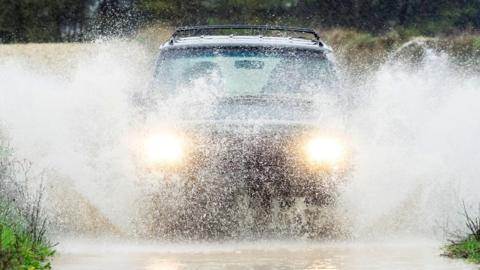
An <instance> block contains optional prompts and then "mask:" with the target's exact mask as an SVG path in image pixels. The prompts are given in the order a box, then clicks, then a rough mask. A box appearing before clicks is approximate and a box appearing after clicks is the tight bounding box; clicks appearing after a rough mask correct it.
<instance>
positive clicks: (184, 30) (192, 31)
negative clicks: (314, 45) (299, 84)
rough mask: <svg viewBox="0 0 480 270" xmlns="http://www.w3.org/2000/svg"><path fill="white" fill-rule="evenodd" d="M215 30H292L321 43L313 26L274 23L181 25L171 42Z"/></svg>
mask: <svg viewBox="0 0 480 270" xmlns="http://www.w3.org/2000/svg"><path fill="white" fill-rule="evenodd" d="M215 30H252V32H253V31H254V30H257V31H263V32H267V31H281V32H291V33H303V34H311V35H313V37H314V38H315V41H318V42H319V43H320V36H319V35H318V34H317V32H315V30H313V29H311V28H296V27H286V26H272V25H203V26H185V27H179V28H177V29H176V30H175V32H174V33H173V35H172V37H171V42H175V40H176V39H177V38H178V37H180V36H186V37H192V36H201V35H205V33H207V34H208V33H211V32H213V31H215Z"/></svg>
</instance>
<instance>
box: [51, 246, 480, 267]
mask: <svg viewBox="0 0 480 270" xmlns="http://www.w3.org/2000/svg"><path fill="white" fill-rule="evenodd" d="M59 252H60V255H59V256H58V257H57V258H56V259H55V261H54V264H53V265H54V269H60V270H80V269H82V270H83V269H89V270H100V269H116V270H120V269H129V270H135V269H138V270H143V269H145V270H177V269H255V270H257V269H258V270H268V269H285V270H286V269H309V270H317V269H388V270H392V269H432V270H433V269H435V270H442V269H478V268H476V267H475V266H473V265H469V264H466V263H463V262H461V261H457V260H450V259H447V258H444V257H441V256H439V254H440V253H441V250H440V249H439V243H436V242H417V243H414V244H411V243H408V241H402V242H395V243H380V242H374V243H371V242H370V243H359V242H355V243H310V242H271V241H266V242H254V243H221V244H220V243H218V244H212V243H208V244H207V243H199V244H191V243H189V244H145V243H132V242H128V243H127V242H115V243H112V242H109V243H107V242H101V241H98V240H91V241H82V242H79V241H73V242H72V241H70V242H66V243H64V244H62V245H60V246H59Z"/></svg>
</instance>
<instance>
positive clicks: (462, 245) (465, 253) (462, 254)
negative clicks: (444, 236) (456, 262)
mask: <svg viewBox="0 0 480 270" xmlns="http://www.w3.org/2000/svg"><path fill="white" fill-rule="evenodd" d="M446 251H447V255H448V256H450V257H452V258H460V259H466V260H468V261H470V262H473V263H479V264H480V241H479V240H476V239H475V238H474V237H469V238H468V239H466V240H463V241H461V242H458V243H453V244H451V245H449V246H448V247H447V248H446Z"/></svg>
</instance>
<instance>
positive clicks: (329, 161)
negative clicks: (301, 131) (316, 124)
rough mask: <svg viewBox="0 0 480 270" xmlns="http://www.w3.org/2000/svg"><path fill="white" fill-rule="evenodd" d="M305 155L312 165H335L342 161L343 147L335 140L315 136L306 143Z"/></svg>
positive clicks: (343, 155)
mask: <svg viewBox="0 0 480 270" xmlns="http://www.w3.org/2000/svg"><path fill="white" fill-rule="evenodd" d="M305 154H306V156H307V159H308V161H309V162H310V163H312V164H317V165H336V164H338V163H340V162H341V161H342V160H344V158H345V147H344V145H343V143H342V142H341V141H340V140H339V139H337V138H334V137H327V136H316V137H313V138H310V139H309V140H308V141H307V143H306V146H305Z"/></svg>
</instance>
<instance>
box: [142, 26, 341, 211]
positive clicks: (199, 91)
mask: <svg viewBox="0 0 480 270" xmlns="http://www.w3.org/2000/svg"><path fill="white" fill-rule="evenodd" d="M329 51H330V49H329V48H328V47H326V46H325V45H323V43H322V42H319V41H317V40H314V41H312V40H305V39H301V38H298V39H295V38H288V37H264V36H238V37H237V36H233V35H228V36H227V35H224V36H214V35H212V36H203V35H202V36H199V37H198V36H194V37H185V38H179V39H176V40H174V41H171V42H168V43H166V44H165V45H164V46H162V48H161V52H160V55H159V60H158V63H157V70H156V78H155V94H156V96H157V99H158V100H161V101H160V103H161V106H160V107H162V108H163V111H161V112H159V115H162V116H163V119H168V120H165V121H160V122H162V124H159V126H162V127H160V128H156V129H153V130H151V131H150V132H148V133H149V134H148V136H147V138H146V139H145V143H144V145H143V152H144V153H145V154H144V163H145V164H146V165H145V166H146V167H148V168H149V169H150V170H151V171H153V172H161V173H163V174H175V175H181V176H182V177H184V178H188V179H191V180H192V181H193V182H195V181H199V180H198V179H199V178H201V175H202V172H205V171H206V170H207V171H209V173H210V175H211V174H212V172H214V174H215V175H217V176H219V175H220V176H221V177H222V178H229V179H231V181H229V183H230V184H231V185H236V186H240V187H241V188H242V189H243V190H244V191H245V192H246V193H247V194H250V195H251V196H260V197H262V200H263V201H264V204H265V205H266V206H265V207H269V205H270V204H271V203H272V200H273V199H275V198H278V199H280V200H282V201H284V202H287V204H288V202H291V201H292V199H293V198H304V199H305V200H307V201H309V202H310V203H312V204H316V205H325V204H329V203H331V201H332V194H333V193H335V192H334V191H332V188H331V187H332V186H336V185H337V184H338V181H341V180H342V179H343V178H344V177H345V175H346V174H347V173H348V171H349V168H350V166H349V162H348V161H349V155H350V152H349V147H348V145H347V142H346V139H345V138H344V137H343V136H342V135H341V134H340V133H338V132H337V131H335V130H332V129H329V128H326V127H325V126H322V125H321V123H318V121H317V120H318V110H317V104H316V102H315V99H316V98H317V97H318V96H319V93H320V94H323V95H325V94H328V95H336V93H335V92H334V90H333V89H334V84H335V72H334V69H333V66H332V63H331V61H330V60H329V59H328V57H327V53H328V52H329ZM172 119H173V120H172Z"/></svg>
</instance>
